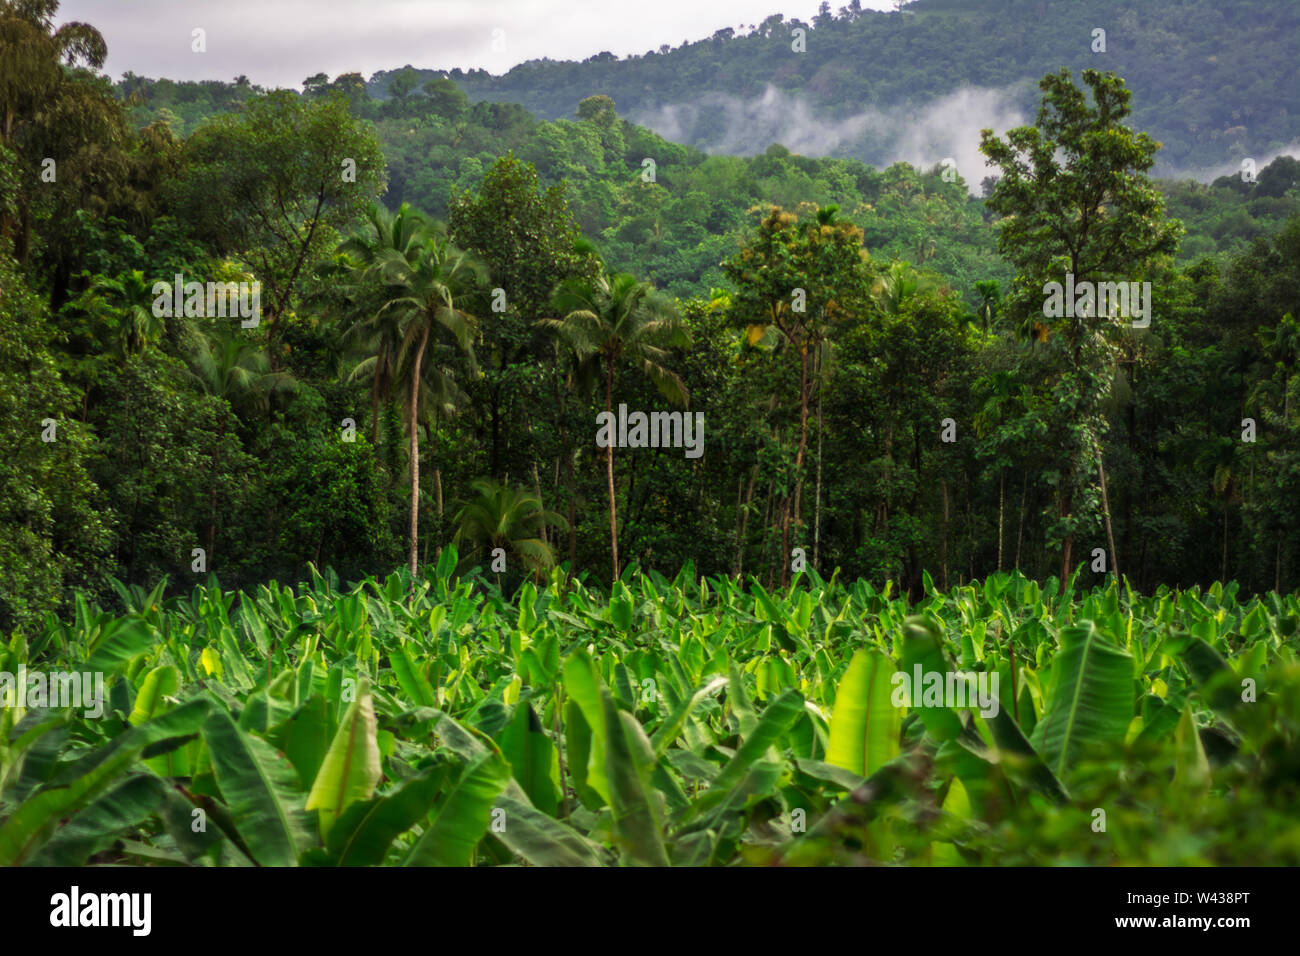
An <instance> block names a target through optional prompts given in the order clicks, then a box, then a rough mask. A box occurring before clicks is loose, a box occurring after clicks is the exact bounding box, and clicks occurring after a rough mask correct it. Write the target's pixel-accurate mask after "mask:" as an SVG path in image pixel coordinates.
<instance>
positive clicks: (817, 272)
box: [723, 205, 870, 586]
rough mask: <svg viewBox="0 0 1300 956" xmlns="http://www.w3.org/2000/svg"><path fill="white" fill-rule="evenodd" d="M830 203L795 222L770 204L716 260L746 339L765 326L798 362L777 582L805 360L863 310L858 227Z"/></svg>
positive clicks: (799, 454)
mask: <svg viewBox="0 0 1300 956" xmlns="http://www.w3.org/2000/svg"><path fill="white" fill-rule="evenodd" d="M838 211H839V210H838V207H836V206H833V205H832V206H827V207H825V208H823V209H819V210H817V215H816V217H815V218H813V219H811V220H808V221H805V222H803V223H800V222H799V220H798V217H797V216H795V215H794V214H793V213H790V212H786V211H785V210H783V209H781V208H779V207H776V206H773V207H772V208H771V209H770V210H769V211H768V213H767V215H766V216H765V217H764V218H763V220H762V221H761V222H760V223H759V227H758V233H757V235H755V236H753V237H752V238H750V239H749V240H748V241H746V242H745V244H744V245H743V246H742V247H741V250H740V252H738V253H737V254H736V255H735V256H734V257H733V258H731V259H730V260H728V261H727V262H726V263H724V264H723V268H724V271H725V272H726V274H727V276H728V277H729V278H730V279H731V280H732V281H733V282H734V283H735V284H736V288H737V293H736V295H735V296H734V297H733V298H732V316H733V318H734V320H735V321H736V323H737V324H738V325H740V326H742V327H745V328H746V329H747V330H748V334H749V339H750V342H751V343H754V342H758V341H760V340H761V339H762V338H763V337H764V335H766V334H767V333H768V330H769V329H773V330H775V331H776V332H777V333H778V335H779V337H780V339H781V340H782V341H783V342H784V343H785V345H786V346H788V347H789V348H790V349H792V350H793V352H794V354H795V356H797V360H798V363H799V386H798V387H799V393H798V395H799V397H798V403H799V440H798V445H797V448H796V451H795V458H794V489H793V494H791V493H790V490H789V489H783V493H782V496H781V555H782V557H781V584H782V585H783V586H784V585H785V583H786V581H787V580H788V572H789V564H788V560H789V555H790V530H791V519H792V516H793V520H794V521H795V523H796V526H797V525H798V524H799V523H801V521H802V516H801V504H802V491H803V467H804V459H805V457H806V453H807V448H808V413H809V408H810V407H811V404H812V385H813V377H812V359H813V355H814V354H815V353H816V352H817V351H818V349H819V348H820V347H821V344H822V343H823V342H824V341H826V340H827V337H828V336H829V335H830V333H831V330H832V328H833V326H834V325H835V324H836V323H838V322H841V321H843V320H845V319H846V318H847V317H849V316H852V315H855V314H860V313H861V312H862V311H864V310H865V309H866V308H868V290H869V278H870V271H869V269H868V268H867V260H868V255H867V251H866V250H865V249H864V248H863V247H862V230H861V229H859V228H858V227H857V226H855V225H853V224H852V223H850V222H847V221H844V220H840V219H838V218H837V213H838Z"/></svg>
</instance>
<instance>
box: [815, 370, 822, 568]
mask: <svg viewBox="0 0 1300 956" xmlns="http://www.w3.org/2000/svg"><path fill="white" fill-rule="evenodd" d="M820 364H821V362H820V359H819V360H818V366H819V367H818V374H817V381H818V383H819V384H818V389H817V490H816V492H815V494H814V496H813V567H814V568H820V567H821V564H820V559H821V539H822V395H821V386H820V383H821V369H820Z"/></svg>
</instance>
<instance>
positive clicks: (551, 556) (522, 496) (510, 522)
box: [452, 478, 568, 577]
mask: <svg viewBox="0 0 1300 956" xmlns="http://www.w3.org/2000/svg"><path fill="white" fill-rule="evenodd" d="M470 487H471V488H472V489H473V490H474V491H475V492H476V496H475V497H474V498H472V499H470V500H469V501H467V502H465V503H464V504H463V505H462V506H461V508H460V510H459V511H457V512H456V515H455V520H456V524H457V528H456V535H455V537H454V538H453V539H452V542H453V544H455V545H456V547H457V549H458V550H460V549H461V546H462V544H464V543H466V542H468V543H470V544H472V545H473V547H472V548H471V549H470V550H469V551H462V552H461V553H462V554H464V555H471V554H479V553H481V552H483V551H486V552H488V553H489V554H490V553H491V552H492V550H493V549H495V548H502V549H503V550H504V551H505V552H506V553H507V554H510V555H514V556H515V557H516V558H518V559H519V561H520V562H521V563H522V564H524V565H525V566H526V567H528V568H529V569H531V570H532V571H533V573H534V574H536V575H538V576H539V577H540V576H541V575H542V574H544V573H545V572H546V571H548V570H550V568H551V567H552V566H553V565H554V564H555V552H554V550H553V549H552V548H551V546H550V545H549V544H547V543H546V542H545V541H544V540H543V538H542V534H543V529H544V528H545V527H546V526H547V525H552V526H554V527H557V528H560V529H561V530H564V529H567V528H568V522H567V521H565V520H564V518H563V517H561V516H560V515H559V514H557V513H556V512H554V511H548V510H547V509H546V508H545V507H544V506H543V505H542V499H541V498H539V497H537V495H535V494H534V493H532V492H531V491H528V490H526V489H523V488H511V487H509V486H508V485H503V484H499V483H498V482H495V481H492V480H490V479H487V478H479V479H476V480H475V481H473V482H471V483H470Z"/></svg>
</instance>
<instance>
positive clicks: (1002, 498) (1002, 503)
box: [998, 472, 1007, 571]
mask: <svg viewBox="0 0 1300 956" xmlns="http://www.w3.org/2000/svg"><path fill="white" fill-rule="evenodd" d="M1006 502H1007V475H1006V472H1003V473H1002V474H1000V475H999V476H998V570H999V571H1001V570H1002V515H1003V513H1004V512H1005V510H1006Z"/></svg>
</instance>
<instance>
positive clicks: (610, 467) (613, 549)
mask: <svg viewBox="0 0 1300 956" xmlns="http://www.w3.org/2000/svg"><path fill="white" fill-rule="evenodd" d="M605 411H607V412H608V413H609V414H610V421H613V415H614V359H613V358H610V360H609V371H608V372H607V373H606V375H605ZM612 427H613V426H611V429H612ZM615 441H616V436H615V434H611V435H610V440H609V447H608V448H606V449H605V483H606V485H607V488H608V491H609V552H610V556H611V558H612V560H613V566H614V579H613V580H614V581H617V580H618V516H617V514H616V512H615V506H614V443H615ZM610 583H611V584H612V583H613V582H612V581H611V582H610Z"/></svg>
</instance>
